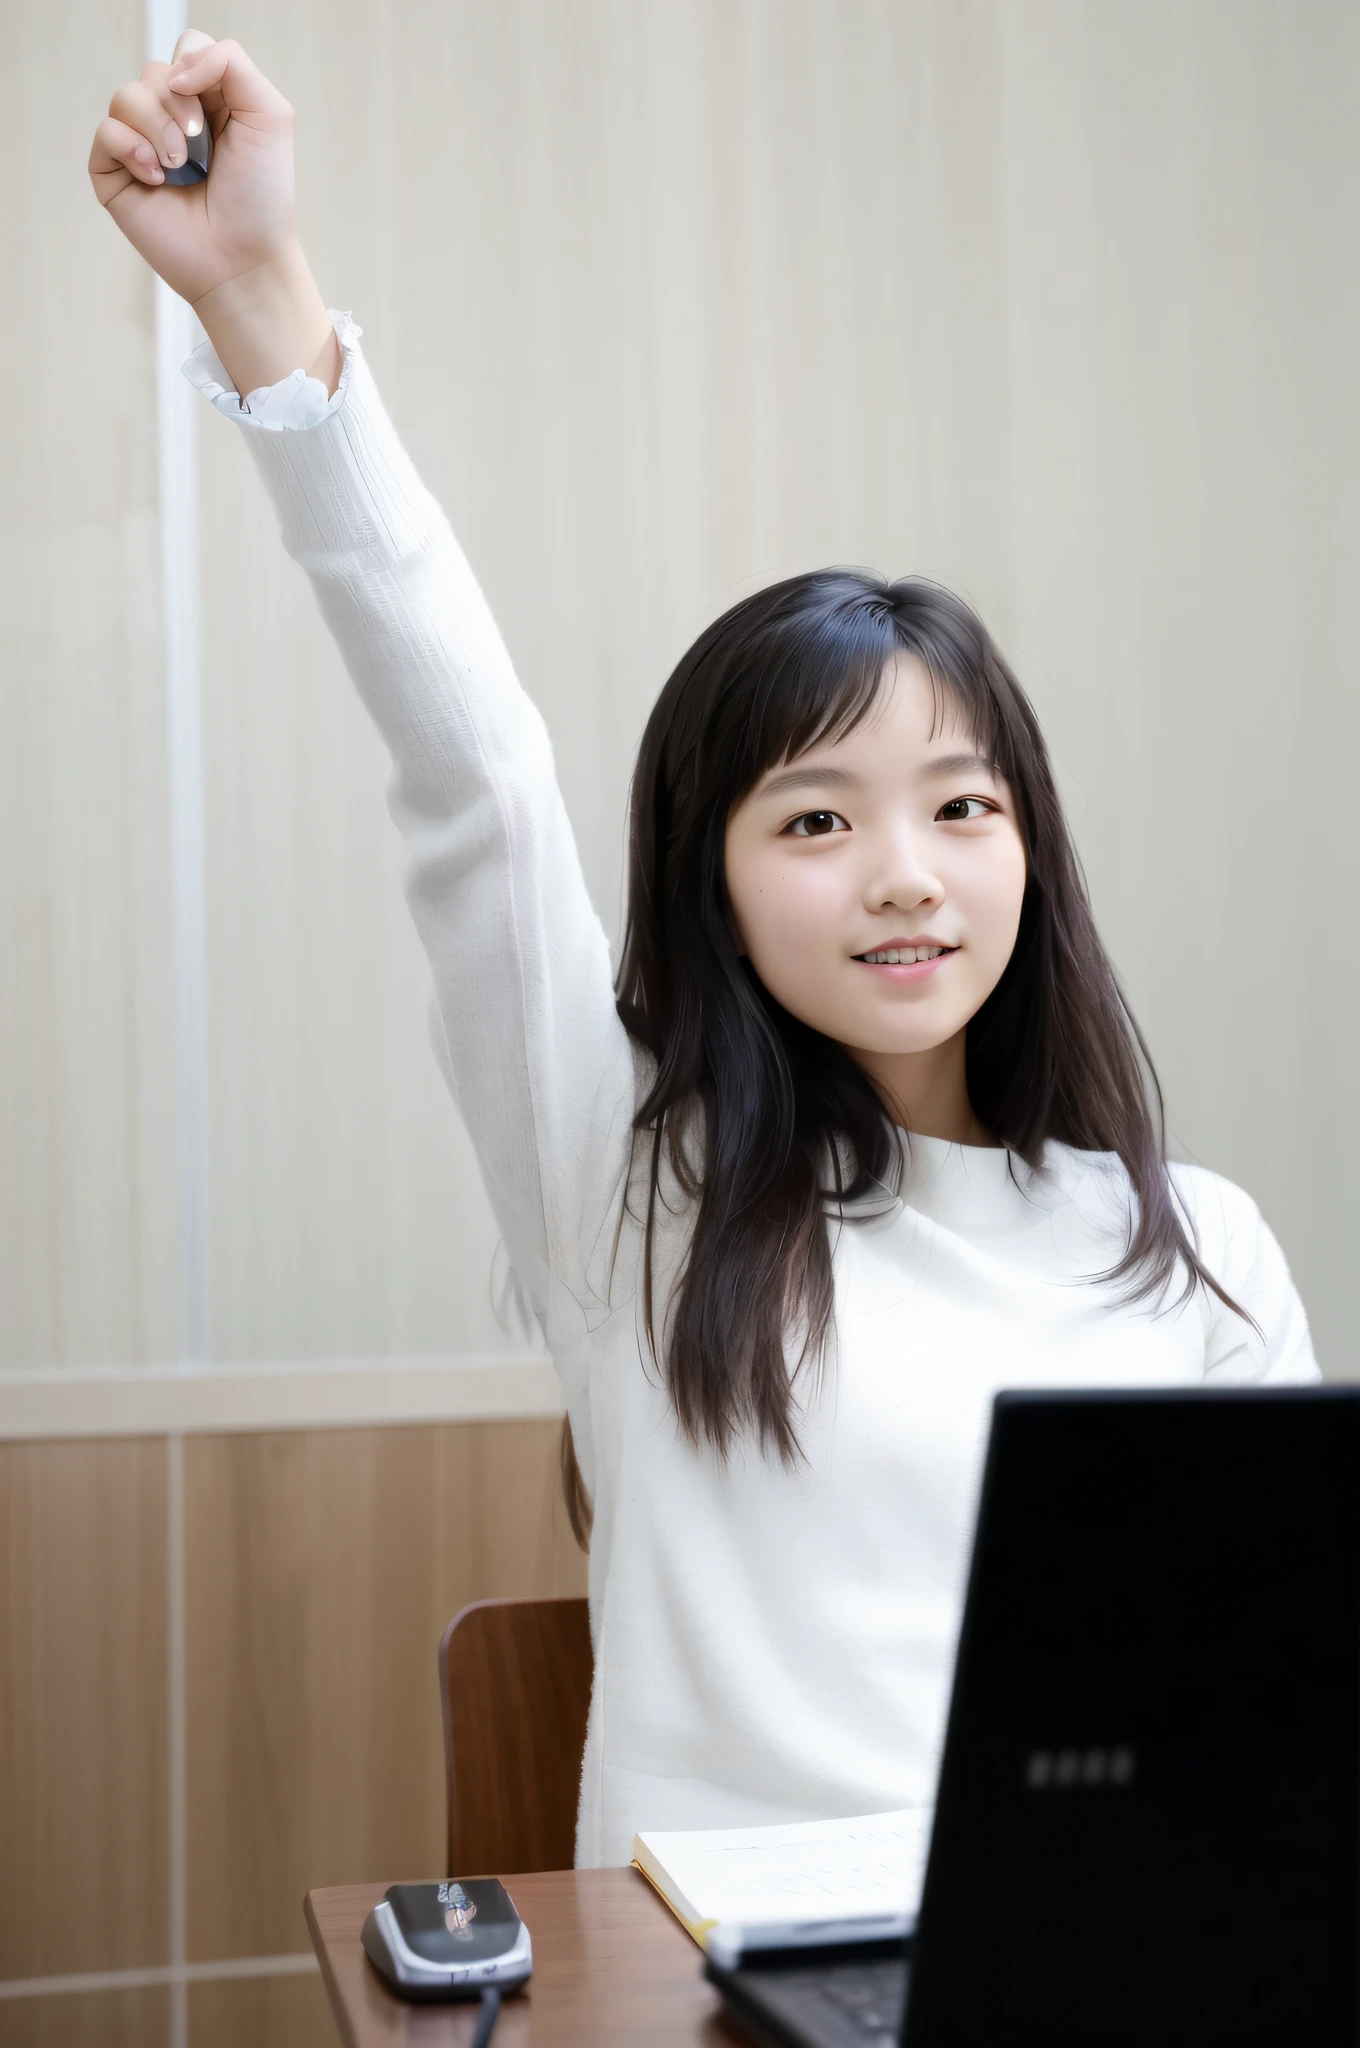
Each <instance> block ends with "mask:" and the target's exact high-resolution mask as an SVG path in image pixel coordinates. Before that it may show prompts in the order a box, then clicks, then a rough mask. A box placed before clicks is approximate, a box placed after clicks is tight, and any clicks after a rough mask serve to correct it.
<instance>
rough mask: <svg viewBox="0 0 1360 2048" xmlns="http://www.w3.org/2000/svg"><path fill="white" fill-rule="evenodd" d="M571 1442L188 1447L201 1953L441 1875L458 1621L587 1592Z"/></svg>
mask: <svg viewBox="0 0 1360 2048" xmlns="http://www.w3.org/2000/svg"><path fill="white" fill-rule="evenodd" d="M559 1431H560V1425H559V1424H558V1423H556V1422H529V1423H482V1424H475V1425H462V1426H452V1427H446V1428H430V1429H390V1430H352V1431H335V1432H330V1433H317V1434H314V1435H294V1434H289V1435H277V1436H260V1437H217V1438H197V1439H194V1440H191V1441H190V1442H189V1443H187V1444H186V1447H185V1519H186V1561H185V1583H186V1600H187V1608H188V1623H187V1660H188V1681H187V1683H188V1822H189V1836H188V1870H189V1898H188V1924H189V1954H190V1959H191V1960H193V1961H206V1960H211V1959H214V1958H218V1957H223V1956H239V1955H261V1954H269V1953H283V1952H287V1951H290V1950H296V1949H297V1948H298V1947H300V1946H301V1945H302V1944H303V1942H304V1941H305V1932H304V1928H303V1922H302V1896H303V1893H304V1892H305V1891H306V1890H307V1889H308V1888H309V1887H311V1886H313V1885H315V1884H333V1883H345V1882H350V1881H351V1880H353V1881H357V1880H358V1879H360V1878H362V1877H369V1876H371V1877H375V1878H377V1877H386V1878H391V1877H392V1876H393V1875H394V1874H395V1873H397V1872H402V1873H405V1874H407V1875H419V1874H420V1873H422V1872H425V1873H427V1874H429V1875H438V1874H439V1872H440V1869H441V1866H442V1859H443V1851H444V1843H443V1825H444V1823H443V1812H444V1805H443V1753H442V1746H441V1735H440V1721H439V1690H438V1680H437V1669H436V1654H437V1651H438V1646H439V1638H440V1635H441V1633H442V1631H443V1628H444V1626H445V1624H446V1623H447V1621H448V1620H449V1618H450V1616H451V1615H452V1614H453V1613H454V1612H455V1611H456V1610H457V1609H458V1608H459V1607H460V1606H462V1605H463V1604H464V1603H465V1602H466V1601H468V1600H473V1599H477V1598H480V1597H482V1596H484V1595H490V1594H521V1593H522V1594H528V1593H554V1592H564V1593H567V1592H579V1591H583V1590H584V1583H585V1570H584V1560H583V1559H582V1558H581V1556H580V1554H579V1552H577V1551H576V1549H575V1546H574V1545H573V1544H572V1542H571V1538H570V1535H569V1533H568V1532H567V1530H566V1527H565V1521H564V1518H563V1516H562V1514H561V1510H560V1506H559V1505H558V1502H557V1493H556V1458H557V1444H558V1438H559Z"/></svg>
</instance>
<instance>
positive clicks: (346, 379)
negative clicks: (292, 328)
mask: <svg viewBox="0 0 1360 2048" xmlns="http://www.w3.org/2000/svg"><path fill="white" fill-rule="evenodd" d="M326 311H327V313H328V315H329V317H330V321H331V325H332V326H333V327H334V329H335V332H336V334H337V335H338V337H339V340H340V357H341V361H340V381H339V383H338V384H337V385H336V387H335V390H334V392H333V393H332V394H329V395H328V394H327V391H326V387H325V385H324V384H323V383H322V381H321V379H320V378H319V377H309V376H308V375H307V372H306V371H305V370H302V369H298V370H293V371H292V372H291V373H290V374H289V375H288V376H287V377H283V378H281V379H280V380H279V382H278V383H277V384H261V385H260V387H259V389H258V390H256V391H252V392H249V393H248V394H247V396H246V398H245V400H244V402H243V401H242V399H241V395H240V393H239V392H238V391H233V389H232V388H231V384H230V382H229V381H228V378H227V373H226V371H225V370H224V369H223V367H222V364H221V363H220V361H219V360H218V356H217V351H216V350H215V349H214V347H213V345H212V343H211V342H210V341H203V342H200V343H199V345H198V347H197V348H196V349H195V350H194V352H193V354H192V355H191V356H190V357H189V358H188V360H187V361H186V362H185V363H184V364H183V365H182V367H183V370H184V374H185V376H186V377H187V378H188V379H189V382H190V383H191V384H192V385H193V386H194V388H195V389H196V390H198V391H201V392H202V393H203V396H204V397H205V398H206V399H209V400H210V401H211V402H212V404H213V405H215V406H216V407H217V410H218V411H219V412H224V413H226V414H227V415H228V416H229V417H230V418H231V419H234V420H238V421H239V422H240V423H241V425H242V426H250V427H263V428H264V429H265V431H266V432H267V433H271V434H280V433H282V432H283V430H284V428H285V427H291V428H305V427H315V426H318V425H319V424H320V422H321V421H322V420H324V419H328V418H329V416H330V415H331V413H333V412H337V411H338V410H339V409H340V407H341V406H342V405H343V404H344V402H345V399H346V397H347V395H348V390H349V384H350V379H351V376H352V374H353V366H354V345H355V343H356V342H357V341H358V339H359V336H360V335H361V334H362V333H363V331H364V330H363V328H362V327H358V326H356V325H355V321H354V316H353V314H352V313H337V312H336V311H335V310H334V308H333V307H330V306H328V307H327V308H326Z"/></svg>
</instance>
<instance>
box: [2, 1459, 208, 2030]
mask: <svg viewBox="0 0 1360 2048" xmlns="http://www.w3.org/2000/svg"><path fill="white" fill-rule="evenodd" d="M165 1474H166V1467H165V1446H164V1444H163V1443H160V1442H150V1443H144V1442H139V1441H136V1440H131V1441H116V1442H102V1443H100V1442H91V1443H56V1444H53V1443H38V1444H0V1977H8V1978H13V1977H39V1976H54V1975H60V1974H66V1973H68V1972H70V1971H76V1970H114V1969H126V1968H134V1967H146V1966H148V1965H152V1964H156V1963H163V1962H165V1961H166V1959H167V1955H166V1941H167V1931H168V1908H167V1890H166V1863H167V1828H168V1821H167V1806H166V1783H167V1771H166V1702H167V1676H166V1631H165V1621H166V1491H165V1485H166V1478H165ZM73 1898H75V1899H79V1900H80V1902H81V1910H80V1911H79V1913H78V1914H72V1913H71V1911H70V1902H71V1900H72V1899H73ZM62 2009H64V2006H63V2005H62V2004H61V2003H60V2002H59V2004H58V2005H55V2006H54V2007H53V2011H54V2012H56V2011H59V2010H62ZM8 2010H9V2009H8V2008H7V2007H6V2006H4V2005H0V2036H2V2035H3V2029H4V2026H5V2024H6V2017H5V2016H6V2013H7V2011H8ZM44 2024H46V2022H44ZM53 2024H55V2022H53ZM82 2024H83V2022H82ZM44 2038H46V2037H44ZM53 2038H54V2039H56V2038H57V2037H56V2036H55V2035H54V2036H53ZM73 2038H74V2037H73Z"/></svg>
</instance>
